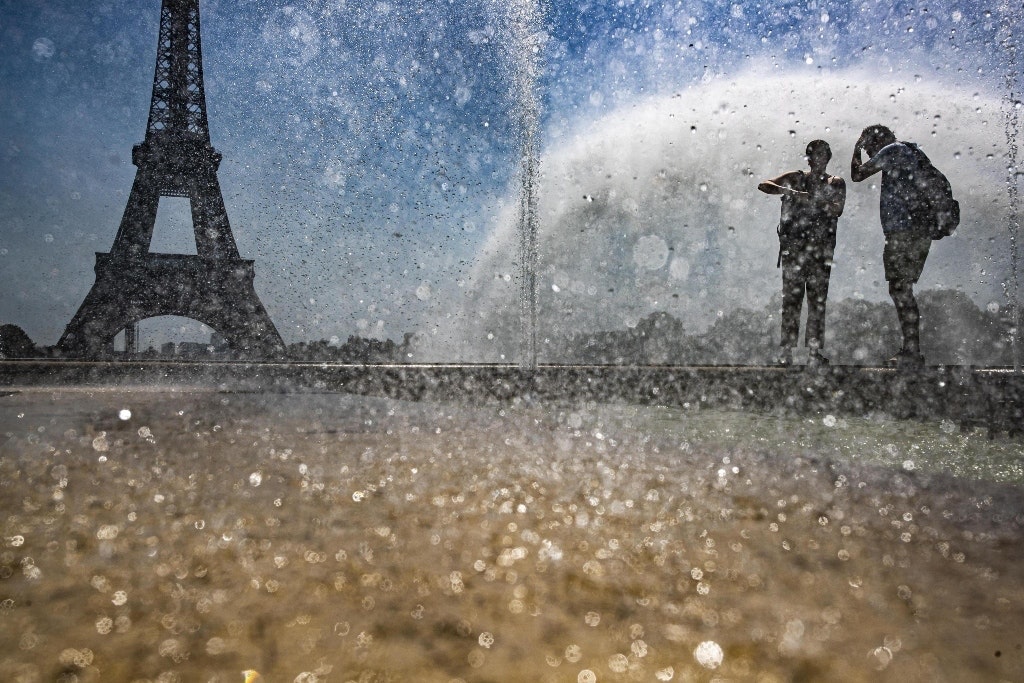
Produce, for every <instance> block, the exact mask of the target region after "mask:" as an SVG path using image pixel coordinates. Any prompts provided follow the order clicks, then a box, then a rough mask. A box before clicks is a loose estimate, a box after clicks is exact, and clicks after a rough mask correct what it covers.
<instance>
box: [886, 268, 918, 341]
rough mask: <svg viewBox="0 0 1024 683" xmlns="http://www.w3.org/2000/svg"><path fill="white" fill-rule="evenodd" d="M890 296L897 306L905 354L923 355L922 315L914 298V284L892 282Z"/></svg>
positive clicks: (900, 281) (901, 281) (903, 281)
mask: <svg viewBox="0 0 1024 683" xmlns="http://www.w3.org/2000/svg"><path fill="white" fill-rule="evenodd" d="M889 296H890V297H892V302H893V304H895V305H896V316H897V317H898V318H899V321H900V331H901V332H902V333H903V352H904V353H905V354H907V355H915V356H916V355H918V354H920V353H921V328H920V322H921V314H920V311H919V310H918V307H917V299H915V298H914V283H912V282H907V281H906V280H891V281H890V282H889Z"/></svg>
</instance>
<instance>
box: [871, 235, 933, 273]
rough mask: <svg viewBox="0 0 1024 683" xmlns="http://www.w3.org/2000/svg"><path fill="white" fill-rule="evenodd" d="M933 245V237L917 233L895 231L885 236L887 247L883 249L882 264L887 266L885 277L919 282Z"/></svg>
mask: <svg viewBox="0 0 1024 683" xmlns="http://www.w3.org/2000/svg"><path fill="white" fill-rule="evenodd" d="M931 247H932V238H931V237H928V236H927V235H920V234H917V233H913V232H912V233H905V232H894V233H890V234H888V235H886V236H885V249H884V250H883V251H882V265H884V266H885V279H886V280H887V281H889V282H892V281H893V280H903V281H906V282H917V280H918V278H920V277H921V271H923V270H924V262H925V259H927V258H928V250H929V249H931Z"/></svg>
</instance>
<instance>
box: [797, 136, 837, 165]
mask: <svg viewBox="0 0 1024 683" xmlns="http://www.w3.org/2000/svg"><path fill="white" fill-rule="evenodd" d="M804 154H805V155H806V156H808V157H813V156H818V155H821V156H823V157H825V161H828V160H829V159H831V158H832V148H831V147H829V146H828V143H827V142H825V141H824V140H811V141H810V142H808V143H807V149H806V150H804Z"/></svg>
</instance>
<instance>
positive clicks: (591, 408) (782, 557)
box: [0, 389, 1024, 682]
mask: <svg viewBox="0 0 1024 683" xmlns="http://www.w3.org/2000/svg"><path fill="white" fill-rule="evenodd" d="M1021 454H1022V443H1021V442H1020V441H1019V440H1016V439H1010V438H996V439H992V440H990V439H989V438H988V434H987V433H985V432H984V431H982V430H979V431H975V432H968V431H963V430H961V427H960V426H958V425H956V424H954V423H952V422H950V421H937V420H936V421H933V422H920V421H897V420H894V419H891V418H889V417H885V416H871V417H864V418H850V417H841V416H840V417H837V416H834V415H813V416H802V417H770V416H765V415H758V414H754V413H735V412H724V411H709V410H696V409H687V408H683V407H681V408H672V409H670V408H658V407H638V406H635V405H627V404H619V403H606V404H601V403H594V402H590V403H584V402H543V403H530V402H527V401H521V400H515V401H509V402H505V403H492V404H486V405H484V404H478V403H463V402H454V401H444V402H417V403H413V402H404V401H396V400H391V399H383V398H380V399H377V398H368V397H353V396H347V395H315V394H311V395H301V396H298V395H259V394H224V393H217V392H213V391H202V392H194V391H193V392H190V391H164V392H159V391H149V390H142V389H138V390H117V391H104V390H54V391H44V390H33V391H23V392H18V393H11V394H8V395H5V396H0V491H2V496H0V506H2V509H0V523H2V538H0V544H2V547H0V624H2V628H0V653H2V654H0V679H3V680H11V681H49V680H74V679H72V678H70V676H71V675H74V676H75V677H77V680H80V681H90V680H97V681H98V680H126V681H132V680H149V681H193V680H204V681H211V680H212V681H239V680H241V674H240V673H239V672H240V671H242V670H243V669H256V670H258V671H260V672H261V673H262V674H263V676H264V678H265V680H268V681H292V680H306V681H309V680H330V681H349V680H353V681H389V680H390V681H409V680H417V681H445V682H447V681H453V680H462V681H467V682H468V681H481V682H482V681H549V680H550V681H630V680H644V681H647V680H655V681H664V680H675V681H680V680H682V681H686V680H712V679H714V678H716V677H719V678H722V679H728V680H764V681H770V680H778V681H788V680H847V681H876V680H903V681H942V680H948V681H961V680H1020V679H1021V678H1022V677H1024V652H1022V645H1024V638H1022V636H1021V634H1022V633H1024V578H1022V576H1021V572H1020V564H1021V560H1022V559H1024V558H1022V555H1024V549H1022V547H1021V544H1020V541H1021V539H1022V536H1024V532H1022V527H1024V496H1022V492H1021V482H1022V481H1024V474H1022V471H1021ZM304 672H305V673H306V674H308V675H306V676H305V678H297V677H299V676H300V675H301V674H303V673H304ZM61 676H64V678H61Z"/></svg>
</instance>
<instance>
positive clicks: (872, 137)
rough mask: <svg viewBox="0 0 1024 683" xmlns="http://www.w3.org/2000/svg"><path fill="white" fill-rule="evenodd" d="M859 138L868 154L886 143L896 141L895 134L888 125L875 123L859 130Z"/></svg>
mask: <svg viewBox="0 0 1024 683" xmlns="http://www.w3.org/2000/svg"><path fill="white" fill-rule="evenodd" d="M860 140H861V144H862V145H863V147H864V149H866V150H867V151H868V154H874V153H875V152H877V151H878V150H880V149H882V148H883V147H885V146H886V145H888V144H891V143H893V142H896V134H895V133H893V132H892V131H891V130H890V129H889V127H888V126H883V125H882V124H880V123H876V124H875V125H873V126H868V127H867V128H865V129H864V130H863V132H861V134H860ZM872 150H873V151H872Z"/></svg>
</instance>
